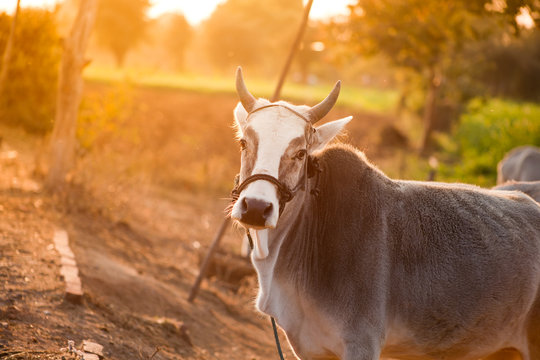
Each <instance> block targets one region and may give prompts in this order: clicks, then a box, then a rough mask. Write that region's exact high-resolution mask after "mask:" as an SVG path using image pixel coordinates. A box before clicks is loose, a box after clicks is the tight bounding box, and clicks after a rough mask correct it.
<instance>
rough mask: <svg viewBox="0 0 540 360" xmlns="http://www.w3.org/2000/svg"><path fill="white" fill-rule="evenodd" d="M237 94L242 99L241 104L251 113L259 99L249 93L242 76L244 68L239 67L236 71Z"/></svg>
mask: <svg viewBox="0 0 540 360" xmlns="http://www.w3.org/2000/svg"><path fill="white" fill-rule="evenodd" d="M236 92H237V93H238V97H239V98H240V102H241V103H242V106H243V107H244V109H246V111H247V112H248V113H249V112H251V111H252V110H253V108H254V107H255V102H256V101H257V99H255V97H254V96H253V95H251V94H250V92H249V91H248V89H247V87H246V84H245V83H244V77H243V76H242V68H241V67H240V66H239V67H238V69H236Z"/></svg>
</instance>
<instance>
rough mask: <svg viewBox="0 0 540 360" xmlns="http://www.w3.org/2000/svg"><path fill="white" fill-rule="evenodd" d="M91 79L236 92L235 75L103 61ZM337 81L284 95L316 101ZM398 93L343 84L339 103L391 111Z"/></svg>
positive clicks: (261, 93) (289, 86)
mask: <svg viewBox="0 0 540 360" xmlns="http://www.w3.org/2000/svg"><path fill="white" fill-rule="evenodd" d="M84 78H85V79H86V80H89V81H96V82H103V83H118V82H125V81H128V82H130V83H133V84H136V85H139V86H148V87H157V88H167V89H179V90H188V91H195V92H200V93H206V94H208V93H224V94H228V93H230V94H233V93H234V92H235V90H234V78H233V76H232V74H231V76H230V77H211V76H207V75H198V74H185V73H170V72H163V71H159V70H153V69H142V68H126V69H116V68H113V67H106V66H100V65H91V66H89V67H88V68H87V69H86V70H85V73H84ZM246 82H247V83H248V87H249V89H250V91H251V93H253V94H254V95H255V96H258V97H263V98H269V97H271V96H272V93H273V91H274V86H275V84H274V83H273V82H271V81H269V80H263V79H257V78H249V77H248V76H246ZM332 86H333V84H317V85H303V84H294V83H290V82H289V83H286V84H285V85H284V87H283V90H282V96H281V97H282V98H283V99H287V100H290V101H297V102H306V103H316V102H319V101H321V100H322V99H324V98H325V97H326V96H327V95H328V93H329V91H330V90H331V88H332ZM397 99H398V93H397V91H394V90H380V89H373V88H360V87H356V86H351V85H347V84H346V83H343V84H342V90H341V95H340V97H339V100H338V105H340V106H345V107H348V108H352V109H357V110H365V111H370V112H377V113H388V112H391V111H393V110H394V108H395V105H396V102H397Z"/></svg>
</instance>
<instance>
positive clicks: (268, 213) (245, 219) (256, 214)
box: [239, 197, 274, 228]
mask: <svg viewBox="0 0 540 360" xmlns="http://www.w3.org/2000/svg"><path fill="white" fill-rule="evenodd" d="M239 207H240V214H241V216H240V219H239V220H240V222H242V223H244V224H247V225H251V226H252V227H257V228H265V227H266V224H267V221H268V220H270V219H271V217H272V215H273V213H274V205H273V204H272V203H271V202H268V201H265V200H261V199H255V198H248V197H244V198H242V200H241V201H240V204H239Z"/></svg>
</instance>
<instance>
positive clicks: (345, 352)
mask: <svg viewBox="0 0 540 360" xmlns="http://www.w3.org/2000/svg"><path fill="white" fill-rule="evenodd" d="M319 157H320V159H321V163H322V168H323V172H322V175H321V179H320V190H321V193H320V195H319V196H318V197H316V198H313V197H310V196H309V195H306V196H305V197H303V198H298V199H295V200H293V202H292V203H290V204H289V205H287V208H286V209H285V211H284V213H283V215H282V218H281V219H280V224H279V226H278V227H277V228H276V229H273V230H263V231H266V232H268V237H269V239H268V242H269V244H271V245H270V246H271V247H270V256H269V257H268V258H266V259H264V260H256V259H255V260H254V265H255V267H256V269H257V272H258V275H259V282H260V286H261V288H260V291H259V296H258V299H257V306H258V308H259V309H260V310H261V311H262V312H264V313H266V314H269V315H272V316H274V317H275V318H276V320H277V322H278V323H279V324H280V326H281V327H282V328H283V329H284V330H285V332H286V333H287V337H288V339H289V341H290V343H291V344H292V346H293V348H294V350H295V352H296V353H297V354H298V356H299V357H300V358H302V359H312V358H319V357H321V356H328V357H332V356H336V357H339V358H345V359H377V358H378V357H379V356H380V355H381V356H388V357H395V358H403V359H417V358H422V359H477V358H480V357H484V356H487V355H489V354H490V353H492V352H495V351H497V350H499V349H503V348H507V347H515V348H517V349H518V350H519V351H521V352H522V353H523V355H524V358H525V359H528V357H527V353H528V342H527V334H528V333H529V332H530V331H531V329H532V328H533V327H534V326H537V328H536V329H537V330H536V331H539V330H540V324H539V323H538V319H536V318H535V319H531V316H532V315H531V314H533V313H531V311H532V309H533V305H534V303H535V301H537V298H538V287H539V285H540V207H539V206H538V205H537V204H536V203H534V202H533V201H531V200H530V199H529V198H527V197H526V196H523V195H522V194H519V193H516V192H511V193H506V192H496V191H486V190H481V189H479V188H476V187H471V186H466V185H456V186H452V185H446V184H437V183H421V182H407V181H393V180H391V179H389V178H387V177H386V176H385V175H383V174H382V173H380V172H379V171H378V170H376V169H375V168H373V167H372V166H371V165H369V164H368V163H367V162H366V161H365V159H364V158H363V156H362V155H360V154H359V153H357V152H356V151H354V150H352V149H350V148H344V147H333V148H330V149H327V150H325V151H324V152H323V153H322V154H321V155H320V156H319ZM535 314H536V315H534V316H538V314H537V313H535ZM533 320H534V323H530V322H531V321H533ZM538 346H540V344H538ZM539 350H540V348H535V350H534V351H539ZM539 356H540V352H537V353H535V355H534V357H532V359H538V357H539ZM323 358H324V357H323Z"/></svg>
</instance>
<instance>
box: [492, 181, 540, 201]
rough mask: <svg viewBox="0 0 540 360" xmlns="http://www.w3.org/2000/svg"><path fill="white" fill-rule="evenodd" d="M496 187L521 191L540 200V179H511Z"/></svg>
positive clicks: (497, 188)
mask: <svg viewBox="0 0 540 360" xmlns="http://www.w3.org/2000/svg"><path fill="white" fill-rule="evenodd" d="M494 189H496V190H517V191H521V192H523V193H525V194H527V195H529V196H530V197H532V198H533V199H534V200H536V201H538V202H540V181H517V182H516V181H509V182H507V183H504V184H502V185H498V186H496V187H494Z"/></svg>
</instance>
